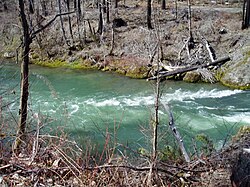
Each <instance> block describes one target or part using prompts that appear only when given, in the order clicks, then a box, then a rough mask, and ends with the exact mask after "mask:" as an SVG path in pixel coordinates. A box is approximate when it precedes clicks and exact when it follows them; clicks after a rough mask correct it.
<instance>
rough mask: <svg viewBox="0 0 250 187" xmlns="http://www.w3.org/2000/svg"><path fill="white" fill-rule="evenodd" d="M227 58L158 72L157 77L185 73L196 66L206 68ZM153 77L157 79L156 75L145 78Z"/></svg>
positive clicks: (221, 62)
mask: <svg viewBox="0 0 250 187" xmlns="http://www.w3.org/2000/svg"><path fill="white" fill-rule="evenodd" d="M229 60H230V57H228V56H227V57H223V58H220V59H217V60H214V61H213V62H210V63H206V64H202V65H197V66H191V67H185V68H180V69H176V70H174V71H168V72H166V71H165V72H160V74H161V75H159V78H163V77H168V76H173V75H177V74H181V73H186V72H189V71H193V70H196V69H198V68H207V67H209V66H215V65H217V64H224V63H226V62H227V61H229ZM155 79H157V76H153V77H150V78H148V79H147V80H155Z"/></svg>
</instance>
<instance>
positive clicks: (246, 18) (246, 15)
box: [244, 0, 250, 28]
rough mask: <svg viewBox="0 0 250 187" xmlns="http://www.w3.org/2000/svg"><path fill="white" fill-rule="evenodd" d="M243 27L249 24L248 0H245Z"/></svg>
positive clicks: (249, 4)
mask: <svg viewBox="0 0 250 187" xmlns="http://www.w3.org/2000/svg"><path fill="white" fill-rule="evenodd" d="M245 12H246V13H245V20H244V28H248V27H249V25H250V0H246V10H245Z"/></svg>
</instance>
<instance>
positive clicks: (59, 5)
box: [57, 0, 68, 45]
mask: <svg viewBox="0 0 250 187" xmlns="http://www.w3.org/2000/svg"><path fill="white" fill-rule="evenodd" d="M57 2H58V9H59V14H60V23H61V29H62V34H63V39H64V41H65V43H66V44H67V45H68V41H67V37H66V33H65V29H64V24H63V19H62V15H61V14H62V7H61V0H58V1H57Z"/></svg>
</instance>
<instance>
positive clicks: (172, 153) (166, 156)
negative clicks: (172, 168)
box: [159, 145, 178, 161]
mask: <svg viewBox="0 0 250 187" xmlns="http://www.w3.org/2000/svg"><path fill="white" fill-rule="evenodd" d="M159 157H160V159H161V160H162V161H166V160H175V159H176V158H177V157H178V156H177V151H176V150H175V149H174V148H173V147H172V146H171V145H165V146H164V148H163V149H162V150H161V151H160V153H159Z"/></svg>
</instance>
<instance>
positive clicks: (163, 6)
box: [161, 0, 166, 10]
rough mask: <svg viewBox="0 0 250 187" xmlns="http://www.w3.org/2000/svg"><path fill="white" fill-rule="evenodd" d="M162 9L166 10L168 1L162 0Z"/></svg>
mask: <svg viewBox="0 0 250 187" xmlns="http://www.w3.org/2000/svg"><path fill="white" fill-rule="evenodd" d="M161 9H162V10H166V0H162V2H161Z"/></svg>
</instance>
